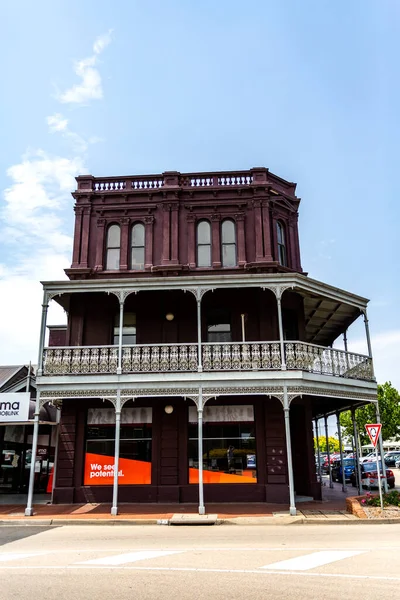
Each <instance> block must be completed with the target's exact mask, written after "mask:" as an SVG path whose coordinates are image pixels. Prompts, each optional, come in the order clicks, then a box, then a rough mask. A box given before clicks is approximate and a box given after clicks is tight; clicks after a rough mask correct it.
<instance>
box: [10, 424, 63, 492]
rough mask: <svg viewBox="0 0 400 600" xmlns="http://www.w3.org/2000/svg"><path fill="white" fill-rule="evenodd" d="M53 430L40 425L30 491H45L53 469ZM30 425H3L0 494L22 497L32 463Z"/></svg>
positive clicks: (31, 429)
mask: <svg viewBox="0 0 400 600" xmlns="http://www.w3.org/2000/svg"><path fill="white" fill-rule="evenodd" d="M52 431H53V428H52V427H51V426H50V425H40V427H39V438H38V449H37V456H36V461H35V481H34V491H35V492H36V493H38V492H39V493H45V492H47V491H48V481H49V476H50V473H51V471H52V469H53V467H54V449H55V440H54V439H52ZM32 435H33V426H32V425H5V426H3V427H1V431H0V494H7V493H11V494H15V493H26V492H27V490H28V485H29V474H30V468H31V462H32Z"/></svg>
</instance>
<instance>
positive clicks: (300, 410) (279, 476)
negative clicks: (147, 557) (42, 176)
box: [37, 168, 376, 514]
mask: <svg viewBox="0 0 400 600" xmlns="http://www.w3.org/2000/svg"><path fill="white" fill-rule="evenodd" d="M77 182H78V188H77V190H76V191H75V192H74V193H73V197H74V198H75V201H76V204H75V214H76V218H75V234H74V246H73V258H72V265H71V268H70V269H68V270H67V271H66V273H67V275H68V277H69V279H70V281H59V282H46V283H44V303H43V320H42V333H41V340H40V359H39V369H38V374H37V389H38V394H39V398H40V401H39V402H40V403H41V404H43V403H45V402H48V401H54V400H55V399H57V400H62V412H61V423H60V436H59V445H58V453H57V461H56V472H55V477H54V482H55V483H54V491H53V501H54V502H85V501H97V502H99V501H108V502H111V501H112V502H113V513H114V514H115V513H116V512H117V498H118V499H119V501H120V502H176V503H179V502H198V503H199V510H200V512H204V502H205V504H207V502H211V501H212V502H218V501H248V502H254V501H257V502H282V503H287V502H290V507H291V512H292V513H293V512H295V502H296V496H297V497H298V496H311V497H313V498H319V497H320V493H321V490H320V484H319V483H318V482H317V478H316V473H315V460H314V450H313V419H316V418H319V417H321V416H323V415H327V414H334V413H335V412H338V411H340V410H343V409H344V408H346V407H354V406H356V405H357V404H360V403H364V402H369V401H372V402H374V401H376V384H375V380H374V376H373V369H372V356H371V352H370V351H369V356H363V355H358V354H354V353H351V352H349V351H348V349H347V342H345V350H338V349H334V348H332V345H333V343H334V342H335V340H336V339H337V338H338V337H339V336H340V335H342V334H345V333H346V330H347V328H348V327H349V326H350V325H351V324H352V323H353V322H354V321H355V320H356V319H357V318H358V317H359V316H360V315H363V316H364V318H365V322H366V328H367V329H366V331H367V337H368V322H367V320H366V306H367V300H366V299H364V298H361V297H359V296H356V295H354V294H352V293H349V292H346V291H344V290H339V289H337V288H334V287H331V286H329V285H327V284H325V283H322V282H318V281H315V280H313V279H310V278H309V277H308V276H307V274H306V273H304V272H303V270H302V266H301V261H300V249H299V236H298V208H299V202H300V201H299V198H297V197H296V195H295V191H296V185H295V184H293V183H289V182H287V181H285V180H284V179H281V178H280V177H277V176H276V175H273V174H272V173H270V172H269V171H268V169H265V168H255V169H251V170H249V171H242V172H224V173H185V174H181V173H178V172H168V173H163V174H161V175H149V176H143V177H141V176H133V177H110V178H95V177H92V176H80V177H78V178H77ZM50 300H54V301H55V302H57V303H59V304H60V305H61V306H63V307H64V308H65V310H66V311H67V313H68V326H67V327H66V328H65V329H64V330H63V329H62V328H61V329H60V328H56V329H53V331H52V333H51V336H50V340H49V345H48V347H44V339H45V328H46V313H47V306H48V303H49V301H50ZM114 465H117V467H118V468H117V470H115V469H114Z"/></svg>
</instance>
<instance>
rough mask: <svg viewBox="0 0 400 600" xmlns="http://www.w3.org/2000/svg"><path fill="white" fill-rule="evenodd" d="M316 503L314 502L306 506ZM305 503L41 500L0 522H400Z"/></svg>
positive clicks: (11, 509) (3, 510)
mask: <svg viewBox="0 0 400 600" xmlns="http://www.w3.org/2000/svg"><path fill="white" fill-rule="evenodd" d="M305 504H307V505H309V504H313V505H314V506H312V507H310V506H305ZM318 504H320V503H317V502H315V503H308V502H307V503H304V504H303V506H301V505H300V507H298V508H297V515H296V516H290V514H289V510H288V509H286V510H282V508H283V507H282V505H273V504H252V505H250V506H249V504H209V505H207V506H206V510H207V514H206V515H204V516H199V515H198V514H197V505H194V504H185V505H163V504H153V505H149V504H147V505H141V504H121V505H120V506H119V514H118V516H116V517H115V516H111V515H110V512H111V505H110V504H74V505H71V504H68V505H62V504H57V505H52V504H39V505H35V506H34V516H32V517H25V515H24V506H22V505H2V506H0V525H3V526H4V525H19V526H21V525H26V526H32V525H41V526H64V525H174V526H179V525H224V524H230V525H294V524H297V525H299V524H304V525H317V524H318V525H321V524H324V525H326V524H332V525H344V524H346V523H351V524H355V523H359V524H363V523H364V524H371V523H374V522H376V523H380V524H383V523H396V522H399V523H400V519H393V518H392V519H382V518H380V519H359V518H358V517H357V516H355V515H353V514H350V513H348V512H346V510H341V509H336V510H335V509H331V508H330V507H329V506H318Z"/></svg>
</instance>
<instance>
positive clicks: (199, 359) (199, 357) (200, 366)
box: [196, 290, 203, 373]
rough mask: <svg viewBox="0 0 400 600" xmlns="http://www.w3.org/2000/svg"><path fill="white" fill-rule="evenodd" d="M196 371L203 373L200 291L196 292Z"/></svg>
mask: <svg viewBox="0 0 400 600" xmlns="http://www.w3.org/2000/svg"><path fill="white" fill-rule="evenodd" d="M196 297H197V370H198V372H199V373H201V372H202V371H203V358H202V355H201V296H200V290H197V296H196Z"/></svg>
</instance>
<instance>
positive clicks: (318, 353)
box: [285, 342, 373, 381]
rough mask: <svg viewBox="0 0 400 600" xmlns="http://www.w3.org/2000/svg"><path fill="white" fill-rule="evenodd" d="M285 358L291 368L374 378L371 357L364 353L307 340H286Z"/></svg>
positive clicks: (353, 377)
mask: <svg viewBox="0 0 400 600" xmlns="http://www.w3.org/2000/svg"><path fill="white" fill-rule="evenodd" d="M285 358H286V368H287V369H290V370H292V369H299V370H301V371H309V372H310V373H319V374H321V375H334V376H336V377H345V378H351V379H365V380H367V381H370V380H372V379H373V374H372V362H371V359H370V358H369V357H368V356H364V355H363V354H354V353H353V352H345V351H344V350H337V349H335V348H325V347H324V346H316V345H315V344H307V343H305V342H285Z"/></svg>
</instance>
